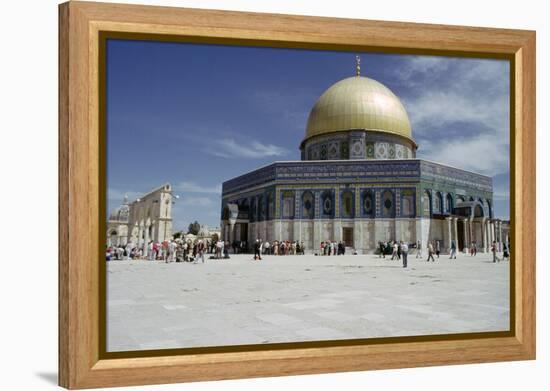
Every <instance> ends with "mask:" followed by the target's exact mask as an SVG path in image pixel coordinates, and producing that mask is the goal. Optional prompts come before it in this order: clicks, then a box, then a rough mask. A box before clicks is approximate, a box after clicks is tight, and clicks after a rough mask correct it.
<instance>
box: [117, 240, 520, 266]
mask: <svg viewBox="0 0 550 391" xmlns="http://www.w3.org/2000/svg"><path fill="white" fill-rule="evenodd" d="M230 249H232V250H233V254H239V253H249V252H250V251H251V250H253V253H254V259H255V260H261V259H262V258H261V257H262V255H277V256H281V255H303V254H305V246H304V242H302V241H290V240H281V241H279V240H275V241H273V242H272V243H270V242H268V241H263V240H262V239H256V241H255V242H254V244H253V246H252V248H249V247H248V244H247V242H245V241H234V242H233V243H229V242H228V241H223V240H197V241H191V240H187V241H186V240H183V239H172V240H165V241H163V242H154V241H149V243H147V244H146V245H144V246H143V245H142V246H137V245H134V244H133V243H132V242H129V243H128V244H126V245H122V246H108V247H107V250H106V260H107V261H111V260H125V259H136V260H137V259H142V260H149V261H164V262H166V263H169V262H194V263H198V262H199V261H201V262H202V263H204V262H205V255H206V256H207V257H208V258H209V259H229V250H230ZM409 249H410V250H409ZM319 250H320V251H319V253H315V255H323V256H330V255H345V254H346V245H345V243H344V242H342V241H340V242H335V241H323V242H321V245H320V248H319ZM426 250H427V253H426V254H427V259H426V261H427V262H430V261H432V262H435V259H436V258H438V259H439V257H440V254H441V246H440V241H439V240H434V241H429V242H428V243H427V248H426ZM499 250H500V248H499V246H498V244H497V243H496V242H493V243H492V244H491V248H490V251H491V253H492V254H493V262H500V261H501V260H509V258H510V245H509V244H507V243H503V245H502V257H499V256H498V254H497V253H498V252H499ZM409 251H411V252H412V251H414V252H415V253H416V258H417V259H418V258H420V259H422V243H421V242H420V241H417V242H416V243H412V244H409V243H405V242H403V241H396V240H391V241H386V242H382V241H380V242H378V250H377V252H378V254H379V257H380V258H386V256H390V255H391V260H392V261H393V260H402V261H403V267H407V259H408V254H409ZM457 252H458V247H457V244H456V242H455V241H454V240H453V241H451V247H450V249H449V258H450V259H456V256H457ZM469 254H470V256H472V257H473V256H476V255H477V243H476V242H472V244H471V246H470V248H469Z"/></svg>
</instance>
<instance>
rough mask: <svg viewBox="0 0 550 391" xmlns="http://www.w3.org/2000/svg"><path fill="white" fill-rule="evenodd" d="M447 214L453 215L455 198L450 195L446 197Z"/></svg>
mask: <svg viewBox="0 0 550 391" xmlns="http://www.w3.org/2000/svg"><path fill="white" fill-rule="evenodd" d="M445 212H447V213H453V196H452V195H451V194H450V193H447V196H446V197H445Z"/></svg>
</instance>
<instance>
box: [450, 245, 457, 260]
mask: <svg viewBox="0 0 550 391" xmlns="http://www.w3.org/2000/svg"><path fill="white" fill-rule="evenodd" d="M449 259H456V242H455V241H454V240H451V256H450V257H449Z"/></svg>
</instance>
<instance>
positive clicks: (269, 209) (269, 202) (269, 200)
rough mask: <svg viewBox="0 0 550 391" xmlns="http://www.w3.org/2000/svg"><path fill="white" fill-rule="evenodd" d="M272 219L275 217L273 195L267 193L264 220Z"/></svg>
mask: <svg viewBox="0 0 550 391" xmlns="http://www.w3.org/2000/svg"><path fill="white" fill-rule="evenodd" d="M273 217H275V202H274V197H273V193H271V192H270V193H269V194H268V195H267V216H266V220H271V219H272V218H273Z"/></svg>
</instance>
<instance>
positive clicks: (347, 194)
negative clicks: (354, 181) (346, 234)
mask: <svg viewBox="0 0 550 391" xmlns="http://www.w3.org/2000/svg"><path fill="white" fill-rule="evenodd" d="M353 198H354V197H353V193H352V192H351V191H349V190H346V191H344V192H343V193H342V207H341V209H340V210H341V214H342V217H344V218H353V217H355V213H354V212H355V211H354V209H355V208H354V207H355V202H354V200H353Z"/></svg>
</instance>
